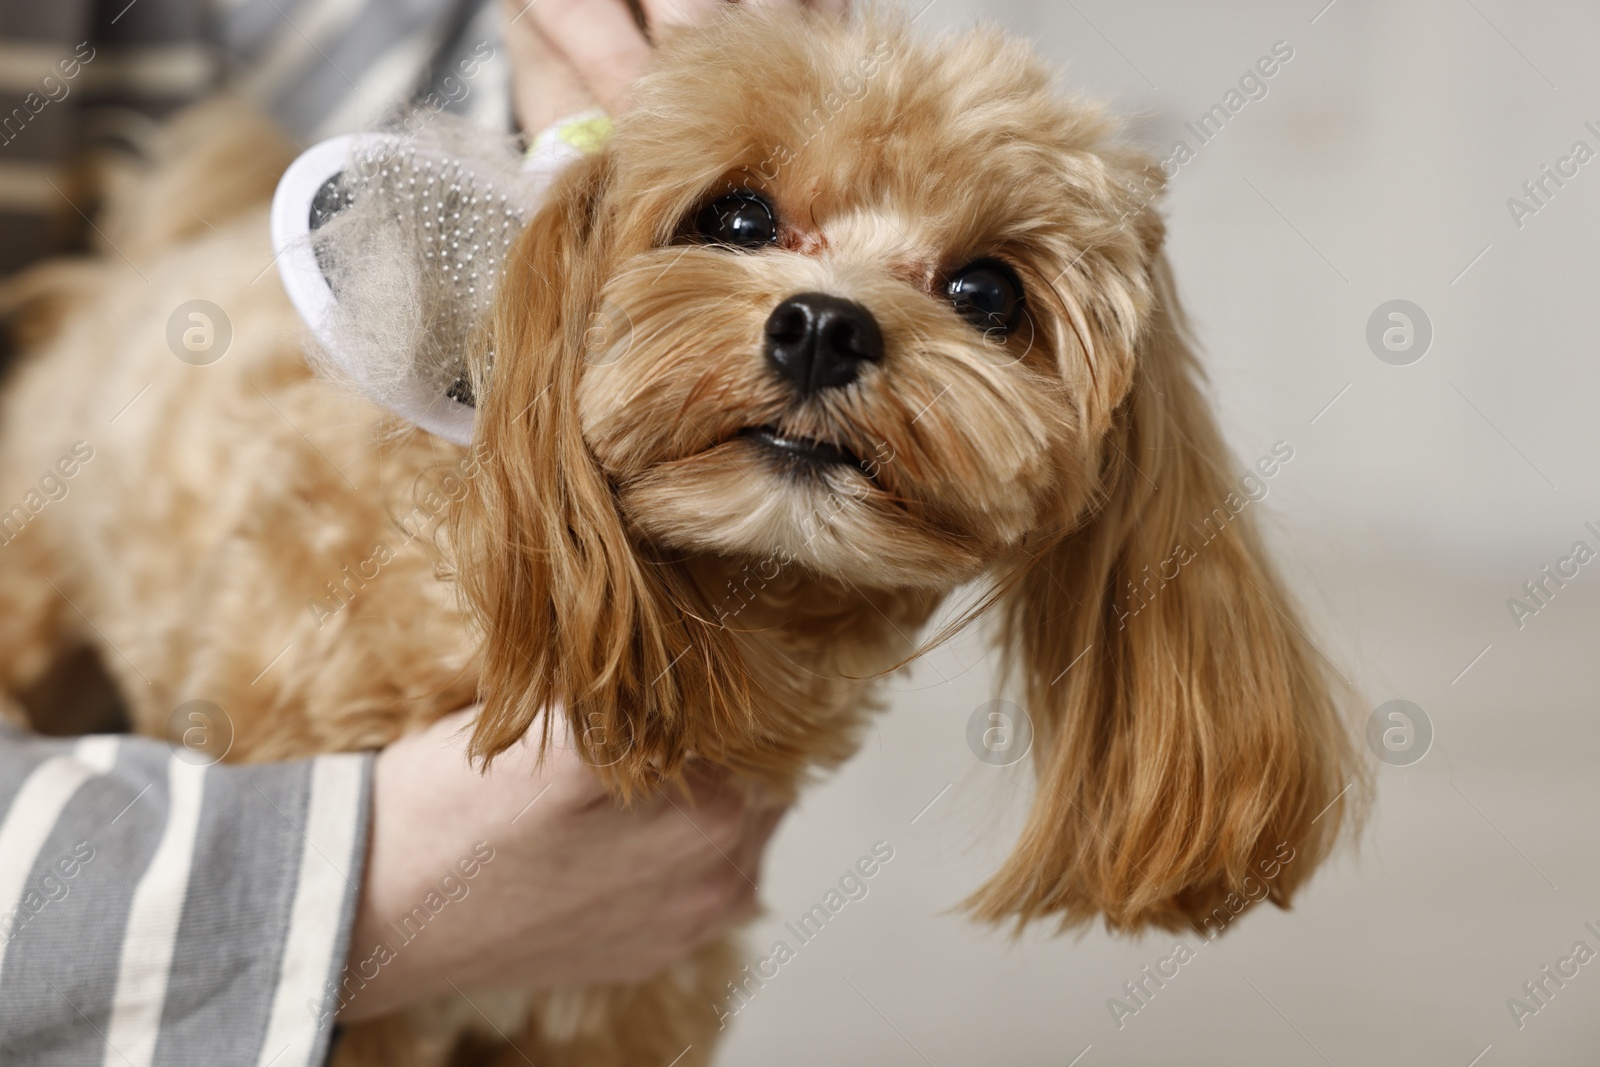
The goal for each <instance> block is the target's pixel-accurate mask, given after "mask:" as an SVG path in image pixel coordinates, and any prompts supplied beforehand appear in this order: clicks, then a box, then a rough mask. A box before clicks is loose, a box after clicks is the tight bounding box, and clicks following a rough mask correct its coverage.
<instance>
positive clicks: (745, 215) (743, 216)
mask: <svg viewBox="0 0 1600 1067" xmlns="http://www.w3.org/2000/svg"><path fill="white" fill-rule="evenodd" d="M694 233H695V236H697V237H699V238H701V239H702V240H706V241H713V242H715V243H717V244H720V245H733V246H734V247H736V248H763V247H765V246H767V245H770V244H771V243H772V242H774V241H776V240H777V239H778V216H777V213H776V212H774V211H773V210H772V205H771V204H769V203H768V202H767V200H766V198H765V197H763V196H761V195H759V194H757V193H752V192H750V191H749V190H747V189H742V190H740V191H739V192H736V193H728V194H727V195H725V196H719V197H717V198H716V199H715V200H713V201H711V202H710V203H709V204H707V205H706V206H705V207H703V208H701V209H700V211H699V213H698V214H697V215H695V217H694Z"/></svg>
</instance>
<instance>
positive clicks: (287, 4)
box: [0, 0, 510, 276]
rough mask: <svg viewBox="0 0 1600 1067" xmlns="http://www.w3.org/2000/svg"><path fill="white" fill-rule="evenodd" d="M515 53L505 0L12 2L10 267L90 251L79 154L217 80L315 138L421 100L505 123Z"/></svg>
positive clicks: (137, 139) (6, 41) (3, 149)
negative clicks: (503, 32) (502, 10)
mask: <svg viewBox="0 0 1600 1067" xmlns="http://www.w3.org/2000/svg"><path fill="white" fill-rule="evenodd" d="M503 51H504V49H503V48H501V46H500V24H499V6H498V5H497V4H496V3H494V2H493V0H131V2H130V0H42V2H41V0H0V276H3V275H4V274H6V273H9V272H11V271H14V270H17V269H19V268H21V267H23V266H26V265H27V264H29V263H31V262H33V261H34V260H36V259H38V258H40V257H41V256H44V255H48V254H55V253H60V252H70V251H75V250H78V249H80V248H81V247H82V246H83V241H84V238H85V237H86V235H87V231H88V225H87V223H86V222H85V217H84V216H85V215H92V214H93V210H94V205H93V203H92V199H91V198H90V197H89V196H88V195H86V194H85V190H84V189H83V183H82V182H81V181H76V180H75V178H76V177H77V176H78V174H79V172H80V171H81V170H82V168H81V167H77V166H76V165H77V164H80V163H82V162H83V160H84V159H85V158H86V157H87V156H88V155H90V154H91V153H92V152H93V151H95V150H97V149H101V148H105V147H107V146H114V147H119V148H123V149H127V148H132V149H134V150H137V149H139V148H140V147H141V146H142V145H144V144H146V143H147V142H148V140H149V135H150V133H151V132H153V131H154V129H155V128H156V124H157V123H158V122H159V120H161V119H164V118H166V117H167V116H168V115H170V114H171V113H172V112H173V111H174V110H176V109H177V108H179V107H182V106H183V105H185V104H189V103H193V102H195V101H196V100H198V99H200V98H201V97H203V96H206V95H208V94H210V93H213V92H215V91H217V90H218V89H221V88H229V89H232V90H234V91H236V92H240V93H242V94H243V95H245V96H246V97H248V98H249V99H251V100H254V101H255V102H256V103H258V104H259V105H261V107H263V108H264V109H265V110H266V111H267V112H268V113H270V114H271V115H273V116H274V117H275V118H277V119H278V120H279V121H280V122H281V123H282V124H283V125H284V127H285V128H286V129H288V130H289V131H290V132H291V133H292V134H294V135H295V136H297V137H299V138H301V139H302V140H305V141H313V140H318V139H321V138H323V137H327V136H332V135H333V134H336V133H345V132H349V131H351V130H355V129H364V128H368V127H370V126H372V125H373V124H374V123H375V122H376V121H377V120H379V119H380V118H382V117H383V116H384V115H385V113H387V112H388V111H390V110H392V109H394V108H396V107H398V106H400V105H402V104H405V103H407V102H411V101H416V100H419V99H424V98H430V99H432V100H434V101H436V102H437V105H438V106H439V107H440V108H442V109H443V110H449V111H453V112H456V113H461V114H466V115H468V116H470V117H471V118H473V119H474V120H476V121H480V122H483V123H484V124H486V125H490V126H494V127H496V128H497V129H502V130H503V129H507V128H509V123H510V106H509V97H508V93H507V91H506V85H507V78H508V75H507V69H506V66H505V61H504V57H503V55H502V53H503ZM80 212H81V213H80Z"/></svg>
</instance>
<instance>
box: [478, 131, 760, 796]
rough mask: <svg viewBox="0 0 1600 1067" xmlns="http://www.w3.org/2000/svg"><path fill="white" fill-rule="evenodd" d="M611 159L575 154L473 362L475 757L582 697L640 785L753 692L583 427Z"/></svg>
mask: <svg viewBox="0 0 1600 1067" xmlns="http://www.w3.org/2000/svg"><path fill="white" fill-rule="evenodd" d="M609 165H610V164H609V161H608V156H607V155H606V154H601V155H597V156H593V157H590V158H588V159H585V160H583V161H581V162H579V163H577V164H575V165H573V166H572V167H571V168H570V170H569V171H568V172H567V173H566V174H565V175H563V176H562V178H561V179H559V181H558V183H557V185H556V186H555V187H554V188H553V189H552V191H551V194H550V197H549V199H548V200H547V202H546V206H545V207H544V208H543V209H542V210H541V211H540V212H539V214H538V215H537V216H535V218H534V219H533V221H532V222H531V223H530V225H529V226H528V227H527V229H526V230H525V231H524V233H523V234H522V236H521V238H520V239H519V240H518V242H517V243H516V245H515V246H514V247H513V250H512V252H511V255H510V257H509V258H508V260H507V265H506V270H505V273H504V275H503V277H502V280H501V283H500V289H499V293H498V296H497V306H496V309H495V312H494V315H493V319H492V327H491V331H490V337H489V345H488V352H486V353H485V354H483V355H482V356H481V357H480V358H478V360H477V364H478V365H477V366H475V367H474V368H473V375H472V384H473V392H474V394H475V396H476V397H477V404H478V420H477V440H476V447H477V448H478V449H479V450H480V456H481V461H482V469H481V473H480V474H479V475H478V476H477V477H475V478H473V479H472V480H471V488H470V490H469V492H468V495H467V497H466V498H465V500H464V501H463V506H462V507H460V508H458V509H457V512H456V520H457V521H456V523H455V528H454V538H455V544H456V546H457V551H458V554H459V559H458V565H457V575H458V578H459V580H460V582H461V584H462V587H463V589H464V590H465V592H466V594H467V597H468V600H469V602H470V603H471V605H472V607H473V609H474V611H475V613H476V615H477V617H478V619H479V621H480V622H481V624H482V628H483V631H484V632H483V637H484V640H485V652H484V663H483V673H482V682H481V686H480V688H481V692H482V697H483V700H484V708H483V712H482V714H481V715H480V717H479V719H478V724H477V730H476V733H475V735H474V737H473V751H474V753H475V754H476V755H478V756H482V757H489V756H493V755H494V754H496V753H498V752H500V751H503V750H504V749H505V748H506V747H508V746H509V745H511V744H512V743H514V742H515V741H516V740H517V739H518V738H520V737H521V736H522V735H523V733H524V732H525V731H526V729H527V728H528V726H529V725H530V724H531V723H532V722H533V721H534V719H535V716H537V715H538V713H539V712H540V711H541V710H543V709H545V708H550V709H553V710H558V709H564V710H565V713H566V715H567V717H568V719H569V721H570V723H571V726H572V733H573V736H574V738H575V740H576V741H577V742H578V744H579V745H580V746H581V749H582V751H583V752H584V754H585V756H586V758H588V759H589V760H591V761H592V762H593V763H594V765H595V766H596V767H597V768H600V769H601V770H602V773H603V774H604V775H605V776H606V777H608V778H609V779H610V780H611V781H612V782H613V783H614V784H615V785H617V786H618V787H619V788H622V789H623V790H625V791H626V790H628V789H631V788H632V787H633V786H635V785H638V784H640V783H642V782H644V781H647V780H649V779H651V778H654V777H658V776H663V775H671V774H672V772H673V771H674V770H675V769H676V768H677V767H678V765H679V764H680V762H681V760H682V758H683V757H684V755H686V754H687V753H688V752H690V751H696V752H700V753H702V754H705V753H708V752H714V751H715V748H716V743H715V738H716V736H717V735H718V733H719V732H720V731H721V729H722V728H724V727H726V726H727V725H729V723H730V717H739V716H742V715H744V714H745V713H746V709H748V707H749V702H748V699H747V688H746V683H745V681H744V676H743V674H742V673H741V671H740V667H739V659H738V657H737V655H736V653H735V651H734V649H733V648H732V646H731V644H730V643H729V639H728V637H727V636H726V633H725V631H723V630H721V629H720V628H719V627H717V626H716V624H715V623H714V622H713V621H710V615H711V613H710V612H709V611H705V610H704V609H703V608H702V607H701V605H700V604H699V603H698V594H697V593H696V592H695V590H694V587H693V585H692V583H691V582H690V581H689V580H688V577H687V575H686V574H685V573H684V572H683V571H682V570H681V569H680V567H679V566H678V565H676V564H674V563H672V562H670V561H667V560H663V559H660V558H656V557H654V556H653V555H652V554H651V553H650V551H649V550H648V549H647V548H645V547H643V546H641V545H639V544H637V543H636V542H635V541H634V540H633V539H632V538H631V537H630V536H629V534H628V531H627V530H626V528H625V526H624V523H623V520H622V518H621V516H620V513H619V511H618V508H617V502H616V499H615V496H614V493H613V489H612V486H611V485H610V484H609V482H608V480H607V478H606V476H605V474H604V472H603V471H602V470H601V469H600V467H599V465H598V464H597V462H596V461H595V458H594V457H593V455H592V454H591V453H590V451H589V448H588V447H587V445H586V444H585V442H584V439H583V434H582V429H581V426H580V423H579V418H578V384H579V381H580V379H581V377H582V374H583V371H584V368H585V367H586V366H587V363H586V359H587V358H588V353H587V352H586V345H588V344H590V343H591V342H592V341H594V340H595V337H594V333H593V331H592V330H591V329H590V326H591V324H592V322H593V321H594V319H593V317H592V316H593V315H594V313H595V311H596V310H597V309H598V307H599V297H598V294H599V293H600V291H601V289H602V286H603V283H604V281H605V279H604V277H603V266H602V265H603V264H604V263H605V262H606V260H607V255H608V253H607V244H608V242H609V241H610V240H612V236H611V235H610V234H609V233H608V231H607V226H606V222H605V220H604V218H602V217H601V216H600V214H599V213H598V212H597V204H598V203H599V202H600V200H601V199H602V197H603V196H604V190H605V186H606V183H607V176H608V173H609V170H608V168H609ZM544 736H545V738H546V739H547V740H548V738H549V737H550V736H551V718H550V716H546V717H545V719H544Z"/></svg>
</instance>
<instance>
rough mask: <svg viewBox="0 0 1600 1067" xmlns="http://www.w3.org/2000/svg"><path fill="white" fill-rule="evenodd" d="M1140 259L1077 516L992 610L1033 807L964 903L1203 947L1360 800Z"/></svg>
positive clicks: (1282, 897) (1317, 854) (1166, 301)
mask: <svg viewBox="0 0 1600 1067" xmlns="http://www.w3.org/2000/svg"><path fill="white" fill-rule="evenodd" d="M1151 214H1152V215H1153V213H1151ZM1154 225H1155V226H1156V227H1157V229H1156V230H1154V231H1152V232H1151V233H1150V234H1148V235H1147V237H1148V239H1149V240H1150V242H1151V244H1152V246H1155V245H1158V244H1159V241H1160V235H1159V229H1158V227H1159V223H1155V224H1154ZM1151 254H1152V256H1154V257H1155V265H1154V267H1153V268H1152V271H1151V273H1152V281H1153V285H1154V288H1153V306H1152V307H1151V309H1150V311H1149V312H1148V313H1147V317H1146V320H1145V323H1144V326H1143V329H1142V330H1141V331H1140V334H1139V337H1138V338H1137V340H1135V341H1134V351H1133V352H1132V355H1133V360H1132V365H1133V382H1132V387H1131V390H1130V392H1129V394H1128V396H1127V398H1126V399H1125V400H1124V402H1123V403H1122V405H1121V406H1120V408H1119V409H1118V411H1117V413H1116V417H1115V419H1114V420H1113V423H1112V426H1111V429H1110V431H1109V435H1108V440H1107V441H1106V443H1105V447H1104V450H1103V458H1102V464H1101V471H1100V478H1101V494H1100V497H1099V501H1098V506H1097V507H1095V508H1093V509H1092V510H1091V512H1090V514H1089V517H1088V518H1087V519H1086V520H1084V521H1082V523H1081V525H1078V526H1076V528H1070V527H1069V528H1070V529H1071V532H1069V533H1067V534H1066V535H1065V536H1061V537H1058V538H1055V539H1054V540H1053V542H1052V543H1050V544H1048V545H1045V546H1039V547H1036V548H1035V553H1036V554H1035V555H1034V556H1033V558H1032V559H1031V561H1029V562H1027V563H1026V570H1025V571H1023V573H1022V574H1021V576H1020V580H1017V581H1015V582H1014V583H1013V584H1012V586H1011V587H1010V589H1009V591H1008V592H1007V593H1006V594H1005V599H1004V601H1003V604H1002V608H1003V623H1002V643H1003V646H1004V648H1005V650H1006V652H1007V654H1008V659H1009V661H1010V665H1011V668H1012V671H1011V673H1012V675H1013V676H1014V677H1016V676H1020V680H1021V681H1022V683H1023V685H1022V692H1023V693H1024V695H1025V696H1024V699H1025V706H1026V709H1027V710H1028V712H1029V713H1030V717H1031V719H1032V722H1033V729H1034V751H1033V758H1034V766H1035V770H1036V777H1037V786H1036V788H1037V795H1036V797H1035V799H1034V802H1033V807H1032V810H1031V813H1030V815H1029V817H1028V820H1027V823H1026V826H1025V828H1024V830H1023V832H1022V836H1021V839H1020V841H1019V842H1018V844H1017V845H1016V847H1015V849H1014V850H1013V852H1012V853H1011V855H1010V856H1009V857H1008V858H1007V860H1006V862H1005V863H1004V865H1003V866H1002V868H1001V869H1000V870H999V871H998V872H997V873H996V874H995V875H994V876H993V877H992V878H991V879H990V880H989V881H988V882H987V883H986V884H985V885H984V886H983V887H981V888H980V889H979V890H978V892H977V893H975V894H974V895H973V897H972V898H971V899H969V901H968V906H969V907H970V908H971V909H972V910H973V911H974V912H975V913H976V914H977V915H978V916H980V917H981V918H984V919H987V920H989V921H992V922H1001V921H1006V920H1015V921H1016V922H1017V923H1018V924H1019V925H1020V924H1022V923H1026V922H1028V921H1031V920H1034V919H1039V918H1046V917H1048V918H1054V919H1057V920H1059V921H1060V922H1061V924H1062V925H1063V926H1072V925H1077V924H1080V923H1084V922H1087V921H1090V920H1092V919H1093V918H1094V916H1096V915H1097V914H1103V915H1104V916H1105V918H1106V923H1107V925H1108V926H1109V927H1110V928H1111V929H1113V930H1122V931H1137V930H1140V929H1143V928H1145V927H1146V926H1150V925H1155V926H1161V927H1165V928H1168V929H1177V928H1180V927H1182V926H1189V927H1191V928H1192V929H1195V930H1197V931H1200V932H1201V933H1202V935H1203V936H1215V933H1216V932H1220V929H1221V926H1222V925H1226V923H1227V921H1228V919H1229V918H1230V917H1231V916H1232V915H1236V914H1237V913H1238V911H1239V910H1241V909H1242V907H1243V904H1242V903H1241V902H1243V901H1245V900H1247V899H1248V900H1255V899H1260V895H1261V894H1262V890H1261V889H1260V887H1261V886H1265V890H1264V894H1265V895H1266V896H1267V897H1269V898H1270V899H1271V900H1272V901H1273V902H1274V903H1275V904H1278V905H1279V906H1287V903H1288V901H1289V898H1290V895H1291V894H1292V892H1293V891H1294V889H1295V888H1296V887H1297V886H1298V885H1299V884H1300V883H1301V882H1303V881H1304V880H1305V878H1306V877H1307V875H1309V874H1310V873H1311V870H1312V868H1313V867H1314V866H1315V865H1316V864H1317V862H1318V861H1319V860H1320V859H1321V858H1322V857H1323V856H1324V855H1325V854H1326V852H1327V851H1328V849H1329V847H1330V846H1331V844H1332V843H1333V840H1334V838H1335V837H1336V835H1337V832H1338V828H1339V826H1340V824H1341V821H1342V820H1344V816H1345V815H1346V812H1345V811H1344V809H1345V808H1346V807H1347V806H1349V805H1350V804H1351V803H1352V798H1353V797H1358V796H1360V795H1361V789H1359V788H1358V789H1355V790H1352V792H1351V793H1350V794H1343V793H1342V791H1343V790H1344V789H1345V787H1346V786H1347V785H1348V784H1350V783H1351V782H1352V781H1358V779H1359V778H1360V775H1361V772H1360V770H1359V769H1358V767H1357V763H1356V760H1355V758H1354V756H1353V751H1352V746H1351V744H1350V741H1349V737H1348V734H1347V732H1346V728H1345V726H1344V724H1343V723H1342V721H1341V716H1340V713H1339V711H1338V708H1337V701H1336V700H1335V698H1334V696H1333V693H1334V692H1336V689H1335V685H1334V683H1333V682H1332V681H1331V680H1330V679H1329V678H1328V677H1327V676H1326V670H1325V667H1324V664H1323V663H1322V662H1321V660H1320V654H1319V653H1318V652H1317V651H1316V650H1315V649H1314V648H1313V647H1312V646H1311V644H1310V642H1309V640H1308V639H1307V637H1306V636H1305V634H1304V632H1303V630H1302V629H1301V627H1300V625H1299V624H1298V623H1297V622H1296V621H1295V619H1294V616H1293V610H1294V609H1293V608H1292V606H1291V604H1290V602H1289V600H1288V598H1287V597H1286V596H1285V591H1284V589H1283V586H1282V585H1281V583H1280V582H1279V580H1278V578H1277V576H1276V575H1275V573H1274V571H1273V568H1272V566H1271V565H1270V563H1269V561H1268V560H1267V558H1266V557H1265V555H1264V554H1263V551H1262V547H1261V545H1260V542H1259V540H1258V538H1257V535H1256V533H1255V531H1254V529H1253V523H1252V515H1251V514H1250V510H1249V509H1248V508H1247V507H1245V504H1246V503H1248V501H1245V499H1244V493H1243V491H1242V490H1241V488H1240V486H1239V481H1238V479H1239V475H1238V474H1237V473H1236V472H1235V471H1234V470H1233V469H1232V465H1231V462H1230V460H1229V457H1228V454H1227V452H1226V450H1225V448H1224V446H1223V443H1222V440H1221V437H1220V435H1219V433H1218V430H1217V427H1216V426H1215V424H1214V422H1213V419H1212V417H1211V415H1210V413H1209V410H1208V408H1207V406H1206V403H1205V400H1204V399H1203V397H1202V395H1201V393H1200V390H1199V388H1198V386H1197V381H1196V379H1197V377H1198V371H1197V367H1196V365H1195V360H1194V357H1193V355H1192V354H1191V351H1190V348H1189V345H1188V342H1187V339H1186V336H1185V331H1184V323H1183V320H1182V314H1181V311H1180V310H1179V308H1178V307H1177V305H1176V302H1175V298H1174V295H1173V290H1172V285H1171V279H1170V273H1169V271H1168V269H1167V267H1166V265H1165V263H1164V262H1162V261H1161V259H1160V256H1159V253H1156V252H1154V251H1152V253H1151ZM1101 340H1102V341H1103V340H1104V339H1103V338H1102V339H1101ZM1103 354H1104V353H1103ZM1063 518H1064V521H1070V520H1069V519H1067V517H1065V516H1064V517H1063ZM1208 523H1209V526H1208V525H1207V524H1208ZM1208 535H1209V539H1208ZM1180 561H1181V562H1180ZM1147 567H1148V570H1147V569H1146V568H1147ZM1174 571H1176V573H1175V574H1174ZM1358 785H1359V781H1358ZM1341 797H1342V799H1341ZM1235 905H1237V906H1235ZM1219 924H1220V925H1219Z"/></svg>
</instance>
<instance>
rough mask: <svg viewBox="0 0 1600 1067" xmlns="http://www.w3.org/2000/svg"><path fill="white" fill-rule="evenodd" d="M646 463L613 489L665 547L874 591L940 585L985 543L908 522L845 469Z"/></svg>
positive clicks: (957, 579)
mask: <svg viewBox="0 0 1600 1067" xmlns="http://www.w3.org/2000/svg"><path fill="white" fill-rule="evenodd" d="M727 451H733V449H731V448H729V447H728V446H724V448H722V449H718V450H714V452H713V453H711V454H707V455H704V456H702V457H695V459H694V460H693V461H691V462H680V463H676V464H669V465H666V466H664V467H659V468H655V469H653V470H652V471H650V472H647V473H646V474H645V475H643V476H641V477H639V478H638V479H636V480H635V481H634V482H633V483H631V484H630V485H629V486H628V487H627V489H626V490H624V491H623V493H622V494H621V500H622V507H623V510H624V512H625V513H626V514H627V516H628V518H629V521H630V524H631V525H632V526H633V527H634V529H636V530H637V531H639V532H640V533H641V534H642V535H643V536H645V537H646V538H648V539H650V540H653V541H656V542H657V543H659V544H662V545H665V546H668V547H669V548H673V549H679V550H685V551H690V552H700V553H710V554H714V555H722V556H730V557H744V558H751V559H755V560H757V561H758V562H761V563H769V562H770V564H773V565H776V566H778V567H780V568H786V567H789V566H791V565H792V566H795V567H799V568H803V569H804V570H807V571H810V572H812V573H814V574H816V575H818V576H821V577H824V578H828V579H832V580H835V581H839V582H843V583H846V584H850V585H860V586H868V587H875V588H885V589H893V588H905V589H916V588H922V589H939V590H943V589H948V588H950V587H951V586H953V585H956V584H959V583H961V582H964V581H967V580H969V579H971V578H974V577H976V576H977V575H978V574H979V573H981V572H982V570H983V569H984V567H985V566H986V564H987V562H988V561H989V559H991V558H992V555H993V552H994V549H995V546H992V545H986V544H982V543H980V542H978V541H976V540H975V539H974V538H971V537H962V536H960V535H957V534H955V533H953V532H951V531H949V530H946V529H942V528H940V527H939V526H937V525H935V524H933V523H930V522H928V521H925V520H919V519H916V518H913V517H912V516H911V515H910V514H908V513H907V512H906V511H905V510H904V509H903V508H901V507H900V506H898V505H897V504H895V503H894V502H893V499H892V498H891V497H890V496H889V495H888V494H886V493H884V492H883V491H882V490H880V489H878V488H877V487H875V486H874V485H873V484H872V482H871V481H870V480H869V479H868V478H867V477H866V475H865V474H863V473H862V472H860V471H858V470H854V469H851V468H847V467H843V466H840V467H834V468H827V467H822V468H813V469H806V468H803V467H800V468H796V469H785V465H783V464H781V463H776V462H774V463H766V462H762V463H757V464H753V465H749V464H747V465H745V469H741V468H740V467H739V466H735V462H736V461H730V460H729V459H726V458H718V457H717V456H716V452H727Z"/></svg>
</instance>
